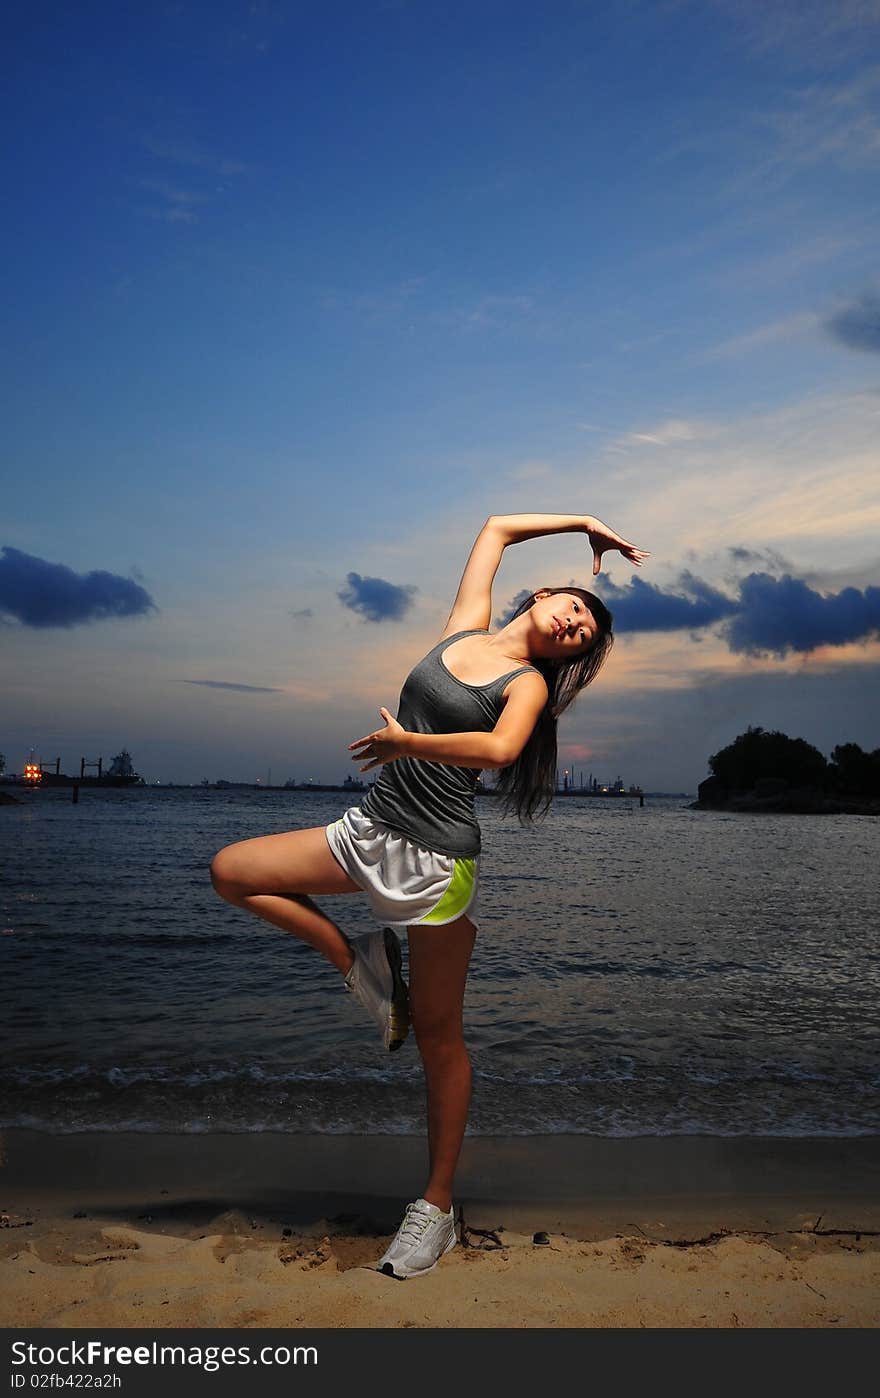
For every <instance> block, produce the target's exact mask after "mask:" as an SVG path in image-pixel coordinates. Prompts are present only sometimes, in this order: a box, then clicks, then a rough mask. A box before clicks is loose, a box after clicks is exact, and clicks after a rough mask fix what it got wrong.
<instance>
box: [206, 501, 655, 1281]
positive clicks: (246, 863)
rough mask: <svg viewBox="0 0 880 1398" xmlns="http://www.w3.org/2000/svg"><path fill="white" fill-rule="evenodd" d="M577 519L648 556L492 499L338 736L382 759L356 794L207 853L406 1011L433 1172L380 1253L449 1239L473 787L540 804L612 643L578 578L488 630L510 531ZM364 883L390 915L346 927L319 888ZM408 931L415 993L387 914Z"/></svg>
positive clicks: (409, 1260) (404, 1255)
mask: <svg viewBox="0 0 880 1398" xmlns="http://www.w3.org/2000/svg"><path fill="white" fill-rule="evenodd" d="M571 532H580V533H584V534H586V535H587V537H588V539H589V542H590V545H591V547H592V551H593V576H595V575H596V574H597V573H598V572H599V569H600V566H601V560H602V555H603V553H605V552H607V551H608V550H610V549H617V550H619V551H620V553H622V554H623V556H624V558H627V559H629V561H630V562H631V563H634V564H636V565H637V566H638V565H640V564H641V562H642V560H643V559H645V558H647V557H648V556H649V555H648V554H646V553H645V552H644V550H642V549H638V548H636V547H635V546H634V545H633V544H630V543H628V542H627V540H625V539H622V538H621V537H620V535H619V534H615V532H614V530H613V529H609V528H608V526H607V525H605V524H603V523H602V521H601V520H598V519H594V518H593V517H592V516H590V515H494V516H492V517H491V518H490V519H488V520H487V521H486V523H485V525H484V526H483V528H482V530H481V531H480V534H479V535H478V537H477V540H476V542H475V544H474V546H473V549H472V550H471V554H470V557H469V559H468V561H467V566H466V568H465V570H464V574H463V575H462V579H461V583H460V585H459V589H458V594H457V596H456V599H455V603H454V605H453V608H452V611H451V613H450V615H449V620H448V621H447V623H446V627H445V629H444V631H443V634H442V636H441V637H440V640H439V641H438V642H437V645H435V646H434V648H433V649H432V650H431V651H429V653H428V655H427V656H426V657H425V658H424V659H423V660H422V661H420V662H419V664H418V665H417V666H416V667H415V669H414V670H413V671H412V672H411V674H410V675H409V677H408V679H407V681H406V683H405V685H404V687H403V690H402V692H401V696H400V706H399V709H398V714H397V718H396V719H395V718H392V716H391V714H390V712H389V711H388V710H387V709H385V708H380V709H379V713H380V714H381V715H382V718H383V719H384V720H385V724H384V727H383V728H381V729H378V730H377V731H376V732H374V733H369V734H367V735H366V736H365V737H363V738H359V739H358V740H357V742H354V743H352V744H351V745H350V747H349V751H351V752H353V753H354V756H353V758H352V761H354V762H365V765H364V766H362V767H361V768H360V769H359V770H360V771H361V772H369V771H370V770H371V769H372V768H374V767H379V766H383V771H382V773H381V774H380V776H379V778H378V780H377V781H376V782H375V784H374V786H373V787H372V788H371V790H370V792H369V793H368V795H367V796H366V797H365V799H364V800H363V801H362V803H361V805H360V806H359V807H358V806H354V807H351V808H350V809H349V810H347V811H346V812H345V814H344V815H343V816H342V817H341V818H340V819H339V820H337V821H334V822H333V823H332V824H330V825H328V826H327V827H326V828H325V827H324V826H316V827H314V828H313V829H311V830H297V831H292V832H290V833H289V834H283V835H269V836H266V837H264V838H262V839H255V840H244V841H242V842H241V843H240V844H235V845H229V846H227V847H226V848H225V849H223V850H221V851H220V852H219V854H218V855H217V856H216V857H215V859H214V861H213V864H212V866H211V877H212V879H213V882H214V886H215V888H216V889H217V892H218V893H219V894H221V896H222V897H223V898H225V899H227V901H228V902H230V903H234V904H235V905H236V906H237V907H240V908H245V909H247V911H249V912H252V913H256V914H257V916H258V917H262V918H265V919H266V920H267V921H268V922H271V923H274V925H275V926H276V927H281V928H283V929H284V930H285V931H288V932H293V933H294V935H295V936H297V937H300V938H301V939H302V940H303V941H306V942H308V943H309V945H310V946H313V947H314V948H315V949H316V950H317V951H319V952H321V953H322V955H324V956H325V957H327V959H328V960H329V961H331V962H332V963H333V965H334V966H336V967H337V969H338V970H339V971H340V972H341V974H342V975H343V976H344V977H345V987H346V989H347V990H348V991H350V992H351V994H352V996H353V998H354V999H355V1000H356V1001H357V1002H358V1003H359V1004H361V1005H362V1006H363V1007H364V1008H365V1009H366V1010H367V1011H368V1012H369V1013H370V1014H371V1015H372V1017H373V1019H374V1020H375V1021H376V1023H377V1024H378V1026H379V1030H380V1032H381V1034H382V1040H383V1043H384V1045H385V1047H386V1048H387V1049H390V1050H394V1049H398V1048H399V1047H400V1046H401V1044H402V1043H403V1041H404V1039H405V1037H406V1034H407V1030H408V1028H409V1023H410V1017H411V1018H412V1024H413V1027H414V1029H415V1036H416V1042H417V1044H418V1049H419V1053H420V1055H421V1058H422V1063H423V1066H424V1071H425V1080H426V1086H427V1098H428V1148H429V1159H430V1172H429V1178H428V1183H427V1185H426V1186H425V1190H424V1193H423V1195H422V1196H421V1197H420V1198H419V1199H417V1200H416V1201H415V1202H414V1203H412V1204H410V1205H409V1206H408V1207H407V1210H406V1214H405V1216H404V1219H403V1222H402V1224H401V1226H400V1228H399V1229H398V1231H397V1234H396V1236H395V1238H394V1240H393V1242H392V1244H391V1246H390V1247H389V1248H388V1250H387V1251H386V1253H385V1254H384V1256H383V1257H382V1258H381V1259H380V1260H379V1262H378V1264H377V1266H378V1268H379V1270H380V1271H383V1272H385V1273H387V1274H388V1275H389V1276H394V1277H398V1278H405V1277H412V1276H422V1275H424V1274H425V1273H426V1272H430V1271H432V1270H433V1268H434V1267H435V1266H436V1265H437V1262H438V1261H439V1259H440V1258H441V1257H442V1256H443V1254H444V1253H446V1252H448V1251H449V1250H450V1249H451V1248H453V1247H454V1246H455V1243H456V1235H455V1215H454V1211H453V1207H452V1184H453V1176H454V1172H455V1167H456V1164H457V1162H458V1157H459V1153H460V1150H461V1143H462V1139H463V1137H464V1131H465V1124H466V1121H467V1112H468V1105H469V1102H470V1088H471V1072H470V1061H469V1059H468V1055H467V1050H466V1048H465V1045H464V1040H463V1037H462V1004H463V1000H464V988H465V980H466V978H467V971H468V964H469V961H470V956H471V951H472V950H473V945H474V939H475V936H476V930H477V929H476V925H475V924H474V922H473V921H472V920H471V918H470V917H468V910H469V909H471V908H472V906H473V902H474V899H475V896H476V889H477V878H478V872H479V861H480V848H481V843H480V827H479V825H478V823H477V820H476V816H475V813H474V790H475V785H476V780H477V775H478V773H479V772H480V771H481V770H485V769H486V768H493V769H495V770H496V771H498V772H499V777H498V781H497V786H498V789H499V790H500V792H501V794H502V797H503V798H504V805H503V809H515V810H516V811H517V814H518V816H519V819H520V821H521V823H524V824H525V823H528V822H529V821H531V819H532V816H533V813H534V811H535V809H536V808H537V807H538V806H539V805H542V806H543V812H544V813H545V812H546V810H547V809H548V808H549V805H550V802H551V800H552V795H553V789H554V782H555V769H556V724H557V720H558V718H559V715H560V714H561V713H562V712H563V711H564V710H565V709H566V708H567V707H568V705H569V704H570V703H571V702H572V700H573V699H574V698H575V696H576V695H577V693H578V692H579V690H581V689H583V687H584V686H585V685H587V684H589V682H590V681H591V680H592V679H593V678H594V677H595V675H596V673H597V672H598V670H599V668H600V666H601V664H602V662H603V660H604V659H605V657H606V655H607V653H608V651H609V649H610V647H611V643H612V632H611V616H610V614H609V612H608V611H607V609H606V608H605V606H604V605H603V604H602V602H600V601H599V599H598V598H597V597H595V596H593V594H592V593H590V592H586V591H584V590H583V589H582V588H579V587H567V588H547V587H544V588H540V589H539V590H538V591H537V592H535V593H532V594H531V595H530V596H529V597H528V598H527V599H526V601H525V602H524V603H523V604H522V606H520V607H519V608H518V610H517V611H516V612H515V613H514V615H513V616H512V617H511V619H510V621H508V622H507V624H506V625H505V626H503V627H502V628H501V630H500V631H496V632H495V633H491V632H490V631H489V630H488V625H489V620H490V616H491V610H492V603H491V592H492V582H493V580H494V577H495V574H496V573H497V571H498V565H499V563H500V562H501V556H502V554H503V553H504V550H505V548H506V547H507V545H508V544H513V543H518V542H520V541H521V540H524V539H534V538H538V537H539V536H541V535H545V534H561V533H571ZM361 891H363V892H366V893H367V896H368V898H369V900H370V903H371V906H372V909H373V911H374V912H375V913H376V915H377V918H378V920H379V921H381V922H383V923H385V924H386V925H385V926H384V927H383V928H382V929H380V930H377V931H375V932H372V933H370V934H369V935H367V936H365V937H359V938H357V939H356V940H355V941H350V940H349V938H348V937H347V936H346V935H345V933H344V932H343V931H342V930H341V928H339V927H337V925H336V924H335V923H334V922H333V921H331V919H330V918H329V917H327V915H326V914H325V913H323V912H321V910H320V909H319V908H318V907H317V906H316V904H315V903H313V902H312V900H311V898H310V896H309V895H310V894H313V893H356V892H361ZM395 926H396V927H401V928H403V927H405V928H406V929H407V933H408V940H409V976H410V982H409V992H408V993H407V987H406V985H405V983H404V981H403V977H402V975H401V953H400V945H399V942H398V939H397V935H396V933H395V932H394V930H393V929H394V927H395Z"/></svg>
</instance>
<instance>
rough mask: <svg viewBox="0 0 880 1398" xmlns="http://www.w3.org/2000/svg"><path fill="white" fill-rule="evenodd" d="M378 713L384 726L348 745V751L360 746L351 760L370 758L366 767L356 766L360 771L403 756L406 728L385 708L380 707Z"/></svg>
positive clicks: (365, 770)
mask: <svg viewBox="0 0 880 1398" xmlns="http://www.w3.org/2000/svg"><path fill="white" fill-rule="evenodd" d="M379 713H380V714H381V715H382V717H383V718H384V719H385V727H384V728H380V729H378V730H377V731H376V732H375V733H368V734H367V736H366V737H365V738H358V740H357V742H356V743H349V745H348V750H349V752H351V750H352V748H360V752H356V753H355V755H354V756H353V757H352V759H351V760H352V762H362V761H363V759H364V758H365V757H368V758H370V759H371V761H369V762H368V763H367V765H366V767H359V768H358V771H360V772H369V771H370V770H371V769H372V768H373V767H381V766H382V764H383V763H384V762H393V761H394V759H395V758H396V757H402V756H403V751H404V749H403V744H404V742H405V740H406V729H405V728H402V727H401V725H400V724H399V723H398V722H397V719H396V718H392V717H391V715H390V713H389V712H388V710H387V709H383V708H381V707H380V709H379Z"/></svg>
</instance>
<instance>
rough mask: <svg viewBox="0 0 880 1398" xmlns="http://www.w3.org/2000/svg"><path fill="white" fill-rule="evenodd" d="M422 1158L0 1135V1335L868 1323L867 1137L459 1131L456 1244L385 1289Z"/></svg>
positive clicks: (317, 1142)
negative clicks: (382, 1271) (384, 1266)
mask: <svg viewBox="0 0 880 1398" xmlns="http://www.w3.org/2000/svg"><path fill="white" fill-rule="evenodd" d="M423 1153H424V1143H423V1142H422V1141H421V1140H419V1139H417V1138H413V1137H388V1136H381V1137H341V1136H320V1137H315V1136H309V1137H299V1136H282V1135H256V1134H251V1135H226V1136H221V1135H177V1136H173V1135H163V1136H154V1135H146V1134H142V1135H139V1134H134V1133H132V1134H128V1135H112V1134H109V1133H107V1134H99V1133H92V1134H83V1135H67V1136H50V1135H46V1134H41V1133H38V1132H29V1131H22V1130H16V1131H9V1132H6V1133H5V1135H4V1139H3V1164H2V1172H0V1180H2V1186H0V1210H2V1228H0V1296H2V1301H0V1323H2V1324H3V1325H4V1326H10V1327H60V1328H79V1327H85V1326H96V1325H101V1326H135V1327H168V1328H171V1327H196V1326H211V1327H214V1326H217V1327H228V1328H231V1329H236V1328H239V1329H241V1328H250V1327H269V1326H301V1327H376V1328H395V1327H424V1326H428V1327H435V1326H451V1327H480V1328H483V1327H490V1328H506V1327H512V1328H528V1327H638V1326H652V1327H656V1326H664V1327H713V1328H714V1327H724V1328H727V1327H732V1328H735V1327H767V1326H774V1327H776V1326H780V1327H826V1326H827V1327H832V1326H836V1327H841V1326H843V1327H873V1326H876V1325H877V1323H878V1317H880V1200H878V1195H877V1190H876V1180H877V1165H878V1163H880V1140H878V1139H877V1138H856V1139H850V1140H840V1139H828V1138H822V1139H812V1140H803V1139H764V1140H757V1139H751V1138H712V1137H668V1138H629V1139H597V1138H592V1137H571V1136H569V1137H509V1138H469V1139H468V1140H467V1142H466V1144H465V1150H464V1154H463V1158H462V1167H461V1173H460V1182H459V1191H458V1197H457V1200H456V1207H457V1209H458V1210H460V1220H461V1224H462V1226H461V1243H460V1245H459V1246H458V1247H457V1248H456V1249H455V1250H454V1251H453V1252H452V1253H451V1254H450V1255H449V1256H448V1257H447V1258H445V1259H444V1260H443V1262H442V1263H441V1264H440V1266H439V1267H438V1268H437V1269H436V1271H435V1272H433V1273H432V1274H431V1275H430V1276H427V1277H423V1278H419V1279H418V1280H414V1281H409V1282H403V1283H401V1282H395V1281H392V1280H390V1279H388V1278H386V1277H383V1276H380V1275H379V1274H378V1273H377V1272H376V1271H375V1270H373V1264H374V1262H375V1260H376V1258H377V1257H378V1256H379V1255H380V1253H381V1251H382V1249H383V1248H384V1246H385V1245H386V1242H387V1240H388V1239H389V1237H390V1235H391V1234H392V1233H393V1231H394V1229H395V1228H396V1226H397V1223H398V1222H399V1219H400V1215H401V1212H402V1208H403V1205H404V1204H405V1203H406V1202H407V1200H408V1199H409V1198H411V1197H414V1194H415V1192H417V1191H416V1189H414V1188H413V1184H414V1182H417V1181H420V1180H421V1177H422V1168H423V1163H424V1157H423ZM541 1233H544V1234H546V1235H547V1237H548V1239H549V1241H547V1242H536V1241H535V1235H536V1234H541Z"/></svg>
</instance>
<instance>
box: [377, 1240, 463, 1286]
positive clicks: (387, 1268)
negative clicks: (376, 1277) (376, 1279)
mask: <svg viewBox="0 0 880 1398" xmlns="http://www.w3.org/2000/svg"><path fill="white" fill-rule="evenodd" d="M457 1242H458V1239H457V1238H456V1237H455V1235H454V1234H453V1236H452V1237H451V1238H450V1240H449V1242H448V1243H447V1244H446V1247H445V1248H444V1249H443V1251H442V1252H441V1254H440V1257H438V1258H437V1262H439V1261H440V1260H441V1259H442V1258H444V1257H445V1256H446V1254H447V1252H451V1251H452V1249H453V1248H454V1247H455V1245H456V1243H457ZM437 1262H432V1263H431V1265H430V1267H423V1268H422V1269H421V1270H420V1271H418V1272H410V1271H409V1269H408V1268H404V1269H403V1271H402V1272H395V1270H394V1263H393V1262H386V1263H385V1264H384V1266H382V1267H377V1268H376V1270H377V1271H378V1272H381V1273H382V1275H383V1277H393V1278H394V1280H395V1281H410V1280H411V1279H412V1278H413V1277H426V1276H427V1275H428V1273H429V1272H433V1270H434V1268H435V1267H436V1266H437Z"/></svg>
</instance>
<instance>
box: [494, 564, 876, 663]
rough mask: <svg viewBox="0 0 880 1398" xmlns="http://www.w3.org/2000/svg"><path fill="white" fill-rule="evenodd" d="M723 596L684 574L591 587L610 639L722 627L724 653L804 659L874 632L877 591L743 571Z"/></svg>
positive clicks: (520, 598) (501, 621) (516, 602)
mask: <svg viewBox="0 0 880 1398" xmlns="http://www.w3.org/2000/svg"><path fill="white" fill-rule="evenodd" d="M730 552H731V554H733V555H734V557H735V558H736V559H737V560H738V561H742V562H745V561H747V560H749V559H751V557H752V556H753V555H752V554H751V553H750V551H749V550H748V549H739V550H734V549H731V550H730ZM733 585H734V586H735V587H736V589H737V592H738V595H737V596H729V595H728V594H727V593H725V592H721V591H719V589H718V588H716V587H713V586H712V585H711V584H710V583H707V582H705V581H704V580H703V579H702V578H699V577H697V576H696V575H695V574H694V573H691V572H690V571H689V570H686V571H684V572H683V573H681V574H680V575H679V577H678V579H677V580H676V582H674V583H673V584H672V585H671V586H670V587H669V588H662V587H658V586H657V585H656V584H654V583H647V582H644V581H643V580H642V579H641V578H639V577H633V578H630V581H629V583H628V584H627V586H626V587H618V586H616V584H615V583H613V582H612V581H611V579H610V578H606V577H602V576H600V577H599V578H598V579H597V580H596V583H595V591H596V592H597V594H599V595H600V596H601V598H602V600H603V602H605V603H606V604H607V605H608V607H610V609H611V611H612V613H613V616H614V629H615V631H616V632H618V633H621V634H622V633H629V634H630V635H632V634H635V633H638V632H651V631H690V632H691V633H692V639H693V640H694V641H699V640H700V639H701V637H700V636H699V635H697V634H696V633H697V632H698V631H700V630H703V629H705V628H706V627H709V626H713V625H714V624H715V623H716V622H722V623H723V625H722V627H721V631H720V634H721V636H722V637H723V639H724V640H725V641H726V642H727V644H728V646H729V647H730V649H731V650H732V651H733V652H735V653H737V654H746V655H767V654H774V655H786V654H788V653H789V652H790V651H795V652H798V653H805V652H807V651H811V650H815V649H816V648H817V647H818V646H843V645H847V644H848V643H849V642H851V641H867V640H869V639H870V638H871V636H873V635H874V634H875V633H877V632H878V631H880V587H871V586H868V587H865V588H864V589H862V590H860V589H859V588H856V587H845V588H843V589H842V590H841V591H840V592H837V593H831V594H829V595H823V594H822V593H821V592H818V591H816V589H815V588H812V587H810V586H809V584H808V583H806V582H804V581H803V580H802V579H801V578H793V577H792V576H791V574H790V573H784V574H783V575H782V577H775V576H773V575H772V574H770V573H758V572H753V573H749V574H748V575H747V576H746V577H744V578H738V579H736V580H735V581H734V584H733ZM530 596H531V594H530V593H528V592H519V593H517V595H516V597H514V599H513V601H512V602H511V604H510V606H509V607H508V608H507V610H506V611H505V613H504V614H503V616H501V617H500V618H498V625H499V626H505V625H506V624H507V622H508V621H510V619H511V617H512V616H513V614H514V612H515V611H516V609H517V607H518V606H520V604H521V603H522V602H525V601H527V600H528V598H529V597H530Z"/></svg>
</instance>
